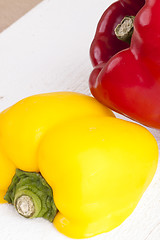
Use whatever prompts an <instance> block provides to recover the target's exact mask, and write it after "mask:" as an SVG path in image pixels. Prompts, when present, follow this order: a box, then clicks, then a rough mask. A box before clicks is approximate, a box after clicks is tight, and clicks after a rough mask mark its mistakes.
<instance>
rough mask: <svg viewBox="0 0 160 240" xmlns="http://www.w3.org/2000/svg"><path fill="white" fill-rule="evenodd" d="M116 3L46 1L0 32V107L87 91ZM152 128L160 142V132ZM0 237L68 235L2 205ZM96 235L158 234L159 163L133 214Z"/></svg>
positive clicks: (136, 237)
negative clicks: (106, 18) (98, 33)
mask: <svg viewBox="0 0 160 240" xmlns="http://www.w3.org/2000/svg"><path fill="white" fill-rule="evenodd" d="M112 2H113V1H112V0H76V1H75V0H54V1H53V0H44V1H43V2H42V3H41V4H39V5H38V6H37V7H36V8H35V9H33V10H32V11H30V12H29V13H28V14H26V15H25V16H24V17H23V18H21V19H20V20H19V21H18V22H16V23H15V24H14V25H12V26H11V27H10V28H8V29H7V30H6V31H4V32H3V33H2V34H1V35H0V97H1V98H0V111H1V110H3V109H5V108H6V107H8V106H10V105H12V104H13V103H15V102H17V101H18V100H20V99H22V98H24V97H26V96H29V95H33V94H37V93H43V92H52V91H63V90H71V91H76V92H81V93H85V94H88V95H89V94H90V92H89V88H88V76H89V74H90V72H91V70H92V66H91V64H90V60H89V46H90V43H91V41H92V38H93V36H94V33H95V29H96V24H97V22H98V19H99V17H100V16H101V14H102V13H103V11H104V10H105V9H106V8H107V6H109V5H110V4H111V3H112ZM117 116H118V117H120V118H124V117H122V116H120V115H117ZM149 130H150V129H149ZM150 131H151V132H152V133H153V135H154V136H155V137H156V139H157V141H158V143H159V145H160V131H157V130H150ZM0 239H5V240H21V239H23V240H28V239H34V240H44V239H45V240H51V239H54V240H59V239H61V240H63V239H64V240H65V239H68V238H67V237H65V236H63V235H61V234H60V233H59V232H57V231H56V229H55V228H54V227H53V226H52V224H50V223H48V222H47V221H45V220H43V219H34V220H27V219H25V218H23V217H21V216H19V215H18V214H17V213H16V211H15V210H14V209H13V207H12V206H9V205H8V204H3V205H0ZM92 239H93V240H102V239H103V240H104V239H105V240H159V239H160V166H158V169H157V172H156V175H155V177H154V179H153V181H152V183H151V185H150V186H149V188H148V189H147V191H146V192H145V194H144V195H143V197H142V199H141V201H140V202H139V204H138V206H137V208H136V209H135V211H134V212H133V214H132V215H131V216H130V217H129V218H128V219H126V221H125V222H124V223H123V224H121V226H119V227H117V228H116V229H114V230H113V231H111V232H109V233H105V234H101V235H99V236H96V237H94V238H92Z"/></svg>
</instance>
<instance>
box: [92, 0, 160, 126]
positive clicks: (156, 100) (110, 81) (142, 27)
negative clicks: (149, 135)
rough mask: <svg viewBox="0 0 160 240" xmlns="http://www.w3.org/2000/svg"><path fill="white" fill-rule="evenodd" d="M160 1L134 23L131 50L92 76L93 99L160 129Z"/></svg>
mask: <svg viewBox="0 0 160 240" xmlns="http://www.w3.org/2000/svg"><path fill="white" fill-rule="evenodd" d="M159 12H160V1H158V0H157V1H156V0H154V1H153V0H147V1H146V3H145V5H144V6H143V7H142V8H141V10H140V11H139V12H138V14H137V15H136V17H135V20H134V32H133V35H132V39H131V45H130V48H128V49H125V50H123V51H121V52H119V53H117V54H116V55H114V56H113V57H112V58H111V59H110V60H109V61H108V62H107V63H106V64H105V65H104V68H103V69H102V70H101V71H99V72H97V73H96V72H94V70H93V72H92V73H91V76H90V82H89V84H90V90H91V92H92V94H93V96H94V97H95V98H96V99H97V100H98V101H100V102H101V103H103V104H104V105H106V106H108V107H109V108H111V109H113V110H115V111H117V112H119V113H122V114H124V115H126V116H128V117H129V118H131V119H134V120H136V121H138V122H140V123H142V124H144V125H146V126H149V127H153V128H158V129H160V44H159V43H160V28H159ZM95 71H97V70H95Z"/></svg>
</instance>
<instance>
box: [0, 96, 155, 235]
mask: <svg viewBox="0 0 160 240" xmlns="http://www.w3.org/2000/svg"><path fill="white" fill-rule="evenodd" d="M157 160H158V147H157V143H156V141H155V139H154V137H153V136H152V135H151V134H150V133H149V132H148V131H147V130H146V129H145V128H143V127H141V126H139V125H137V124H133V123H130V122H126V121H122V120H119V119H116V118H115V117H114V115H113V113H112V112H111V111H110V110H109V109H107V108H106V107H104V106H102V105H101V104H100V103H98V102H97V101H96V100H95V99H94V98H92V97H88V96H85V95H82V94H77V93H71V92H61V93H50V94H41V95H36V96H31V97H29V98H26V99H24V100H22V101H20V102H18V103H17V104H15V105H14V106H12V107H10V108H8V109H7V110H5V111H3V112H2V113H1V114H0V183H1V184H0V202H4V200H3V196H4V194H5V192H6V191H7V188H8V186H9V184H10V182H11V179H12V177H13V175H14V173H15V169H16V168H19V169H21V170H24V171H36V172H38V171H40V172H41V174H42V175H43V177H44V178H45V180H46V181H47V182H48V183H49V185H50V186H51V187H52V189H53V196H54V200H55V204H56V206H57V208H58V210H59V212H58V214H57V215H56V217H55V220H54V225H55V226H56V228H57V229H58V230H59V231H60V232H62V233H64V234H65V235H67V236H69V237H72V238H85V237H91V236H94V235H96V234H99V233H102V232H107V231H110V230H111V229H113V228H115V227H116V226H118V225H120V224H121V223H122V222H123V221H124V220H125V219H126V218H127V217H128V216H129V215H130V214H131V212H132V211H133V210H134V208H135V207H136V205H137V203H138V201H139V199H140V198H141V196H142V194H143V193H144V191H145V189H146V188H147V186H148V185H149V183H150V182H151V180H152V178H153V176H154V173H155V171H156V167H157Z"/></svg>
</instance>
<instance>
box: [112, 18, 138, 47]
mask: <svg viewBox="0 0 160 240" xmlns="http://www.w3.org/2000/svg"><path fill="white" fill-rule="evenodd" d="M134 19H135V16H126V17H124V18H123V19H122V21H121V22H120V24H118V25H117V27H116V28H115V35H116V37H117V38H118V39H119V40H121V41H124V42H127V43H128V44H130V43H131V38H132V34H133V30H134V25H133V23H134Z"/></svg>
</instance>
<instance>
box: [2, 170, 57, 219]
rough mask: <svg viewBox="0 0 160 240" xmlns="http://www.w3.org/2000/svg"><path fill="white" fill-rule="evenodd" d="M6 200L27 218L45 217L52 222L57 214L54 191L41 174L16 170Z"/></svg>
mask: <svg viewBox="0 0 160 240" xmlns="http://www.w3.org/2000/svg"><path fill="white" fill-rule="evenodd" d="M4 199H5V200H6V201H8V202H9V203H12V204H13V205H14V206H15V208H16V210H17V211H18V213H19V214H21V215H22V216H24V217H26V218H36V217H43V218H45V219H47V220H49V221H50V222H52V221H53V219H54V217H55V215H56V213H57V208H56V206H55V204H54V200H53V192H52V189H51V187H50V186H49V185H48V183H47V182H46V181H45V179H44V178H43V177H42V176H41V174H40V173H35V172H24V171H21V170H19V169H16V173H15V175H14V177H13V179H12V183H11V184H10V186H9V188H8V191H7V193H6V195H5V197H4Z"/></svg>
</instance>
